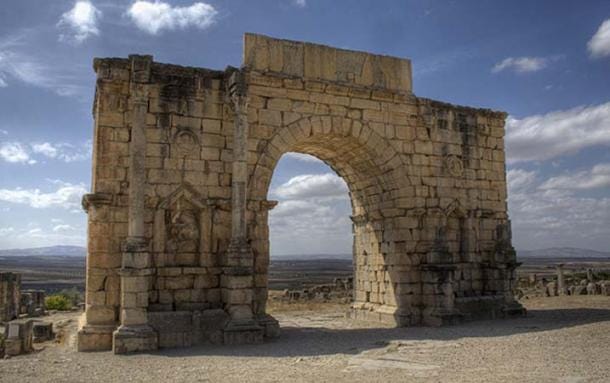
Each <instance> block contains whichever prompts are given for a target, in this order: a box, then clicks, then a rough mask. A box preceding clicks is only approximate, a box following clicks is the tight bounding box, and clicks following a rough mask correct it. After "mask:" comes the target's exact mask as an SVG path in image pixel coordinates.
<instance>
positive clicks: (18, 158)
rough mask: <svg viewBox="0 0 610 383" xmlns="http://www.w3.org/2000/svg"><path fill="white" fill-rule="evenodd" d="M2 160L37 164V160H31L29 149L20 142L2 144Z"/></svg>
mask: <svg viewBox="0 0 610 383" xmlns="http://www.w3.org/2000/svg"><path fill="white" fill-rule="evenodd" d="M0 158H2V159H3V160H4V161H6V162H11V163H22V164H35V163H36V160H34V159H32V158H30V155H29V153H28V151H27V148H26V147H25V146H23V145H21V144H20V143H19V142H3V143H2V144H0Z"/></svg>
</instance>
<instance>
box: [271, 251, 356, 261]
mask: <svg viewBox="0 0 610 383" xmlns="http://www.w3.org/2000/svg"><path fill="white" fill-rule="evenodd" d="M322 259H324V260H350V261H351V260H352V254H351V253H350V254H272V255H271V260H276V261H319V260H322Z"/></svg>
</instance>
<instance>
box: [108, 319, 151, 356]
mask: <svg viewBox="0 0 610 383" xmlns="http://www.w3.org/2000/svg"><path fill="white" fill-rule="evenodd" d="M158 348H159V337H158V335H157V332H156V331H155V330H153V329H152V327H150V326H148V325H138V326H121V327H119V328H118V329H117V330H116V331H115V332H114V333H113V334H112V351H113V352H114V353H115V354H127V353H132V352H141V351H154V350H157V349H158Z"/></svg>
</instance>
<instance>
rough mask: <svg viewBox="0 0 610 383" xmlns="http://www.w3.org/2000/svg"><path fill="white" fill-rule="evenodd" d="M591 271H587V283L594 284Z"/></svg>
mask: <svg viewBox="0 0 610 383" xmlns="http://www.w3.org/2000/svg"><path fill="white" fill-rule="evenodd" d="M594 279H595V278H594V276H593V269H587V281H589V282H594Z"/></svg>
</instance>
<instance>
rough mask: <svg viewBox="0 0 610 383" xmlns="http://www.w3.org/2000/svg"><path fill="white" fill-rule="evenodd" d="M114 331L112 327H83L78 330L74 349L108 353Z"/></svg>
mask: <svg viewBox="0 0 610 383" xmlns="http://www.w3.org/2000/svg"><path fill="white" fill-rule="evenodd" d="M115 330H116V326H113V325H110V326H103V325H102V326H98V325H84V326H83V327H81V328H80V330H78V334H77V342H76V348H77V350H78V351H110V350H112V333H113V332H114V331H115Z"/></svg>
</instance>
